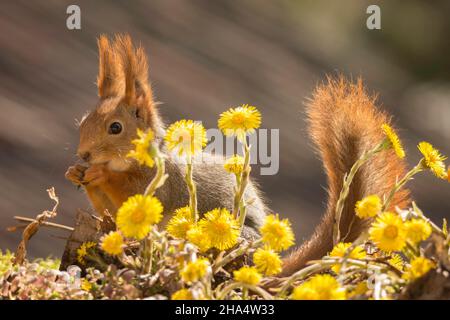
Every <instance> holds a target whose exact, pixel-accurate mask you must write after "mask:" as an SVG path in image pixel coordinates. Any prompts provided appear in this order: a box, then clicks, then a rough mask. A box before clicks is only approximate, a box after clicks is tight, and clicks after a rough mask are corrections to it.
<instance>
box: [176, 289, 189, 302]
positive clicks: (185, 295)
mask: <svg viewBox="0 0 450 320" xmlns="http://www.w3.org/2000/svg"><path fill="white" fill-rule="evenodd" d="M171 299H172V300H193V297H192V293H191V291H189V289H180V290H178V291H177V292H174V293H173V294H172V298H171Z"/></svg>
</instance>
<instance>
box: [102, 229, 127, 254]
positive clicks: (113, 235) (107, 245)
mask: <svg viewBox="0 0 450 320" xmlns="http://www.w3.org/2000/svg"><path fill="white" fill-rule="evenodd" d="M123 247H124V243H123V237H122V235H121V234H120V233H119V232H117V231H111V232H110V233H108V234H107V235H105V236H103V238H102V242H101V248H102V250H103V251H105V252H106V253H107V254H110V255H112V256H117V255H120V254H122V252H123Z"/></svg>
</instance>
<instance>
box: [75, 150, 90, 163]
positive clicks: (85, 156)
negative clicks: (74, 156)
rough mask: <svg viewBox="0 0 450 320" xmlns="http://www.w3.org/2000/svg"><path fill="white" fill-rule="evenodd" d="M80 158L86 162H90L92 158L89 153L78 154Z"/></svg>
mask: <svg viewBox="0 0 450 320" xmlns="http://www.w3.org/2000/svg"><path fill="white" fill-rule="evenodd" d="M78 156H79V157H80V158H81V159H83V160H84V161H86V162H88V161H89V159H90V158H91V154H90V153H89V152H87V151H86V152H80V153H78Z"/></svg>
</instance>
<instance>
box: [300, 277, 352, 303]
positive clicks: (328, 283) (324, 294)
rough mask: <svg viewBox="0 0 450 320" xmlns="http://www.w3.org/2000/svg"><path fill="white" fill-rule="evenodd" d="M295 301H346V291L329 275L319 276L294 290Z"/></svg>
mask: <svg viewBox="0 0 450 320" xmlns="http://www.w3.org/2000/svg"><path fill="white" fill-rule="evenodd" d="M291 298H292V299H294V300H345V298H346V294H345V289H344V288H342V287H341V285H340V284H339V282H338V281H337V280H336V279H335V278H333V277H332V276H331V275H329V274H319V275H315V276H313V277H311V278H310V279H308V280H306V281H305V282H303V283H302V284H300V285H299V286H298V287H296V288H294V291H293V292H292V295H291Z"/></svg>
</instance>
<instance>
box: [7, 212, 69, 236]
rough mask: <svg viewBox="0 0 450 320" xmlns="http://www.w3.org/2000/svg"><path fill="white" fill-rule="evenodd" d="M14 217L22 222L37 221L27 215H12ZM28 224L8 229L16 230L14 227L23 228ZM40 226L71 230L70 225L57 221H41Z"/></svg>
mask: <svg viewBox="0 0 450 320" xmlns="http://www.w3.org/2000/svg"><path fill="white" fill-rule="evenodd" d="M13 218H14V219H16V220H18V221H24V222H37V220H36V219H33V218H28V217H21V216H14V217H13ZM27 225H28V224H26V225H19V226H16V227H9V228H8V230H9V231H11V232H12V231H16V230H15V229H14V228H23V227H26V226H27ZM41 225H42V226H46V227H52V228H57V229H63V230H67V231H73V228H72V227H69V226H65V225H63V224H59V223H53V222H47V221H42V222H41Z"/></svg>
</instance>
